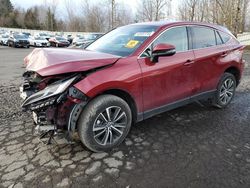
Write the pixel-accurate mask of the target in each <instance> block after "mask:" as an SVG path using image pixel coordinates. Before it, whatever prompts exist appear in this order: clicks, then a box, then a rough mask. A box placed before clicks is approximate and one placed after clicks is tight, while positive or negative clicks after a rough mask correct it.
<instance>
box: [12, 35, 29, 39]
mask: <svg viewBox="0 0 250 188" xmlns="http://www.w3.org/2000/svg"><path fill="white" fill-rule="evenodd" d="M14 38H15V39H27V37H26V36H25V35H14Z"/></svg>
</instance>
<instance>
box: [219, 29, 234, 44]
mask: <svg viewBox="0 0 250 188" xmlns="http://www.w3.org/2000/svg"><path fill="white" fill-rule="evenodd" d="M219 33H220V36H221V38H222V40H223V43H227V42H228V41H229V40H230V38H231V37H230V36H229V35H228V34H226V33H224V32H221V31H219Z"/></svg>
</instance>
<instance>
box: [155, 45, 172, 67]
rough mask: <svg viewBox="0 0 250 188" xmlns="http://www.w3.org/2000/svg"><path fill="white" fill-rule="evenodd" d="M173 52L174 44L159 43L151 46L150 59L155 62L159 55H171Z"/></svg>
mask: <svg viewBox="0 0 250 188" xmlns="http://www.w3.org/2000/svg"><path fill="white" fill-rule="evenodd" d="M175 53H176V50H175V46H174V45H171V44H164V43H160V44H157V45H156V46H155V47H154V48H153V50H152V53H151V57H150V60H151V61H152V62H154V63H157V62H158V59H159V57H163V56H172V55H174V54H175Z"/></svg>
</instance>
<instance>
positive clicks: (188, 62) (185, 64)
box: [183, 59, 194, 66]
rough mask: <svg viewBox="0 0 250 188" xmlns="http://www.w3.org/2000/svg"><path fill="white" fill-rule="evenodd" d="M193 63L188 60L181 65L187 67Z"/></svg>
mask: <svg viewBox="0 0 250 188" xmlns="http://www.w3.org/2000/svg"><path fill="white" fill-rule="evenodd" d="M193 63H194V60H191V59H188V60H187V61H186V62H185V63H184V64H183V65H184V66H189V65H192V64H193Z"/></svg>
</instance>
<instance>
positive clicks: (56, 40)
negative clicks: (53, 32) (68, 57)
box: [49, 36, 70, 47]
mask: <svg viewBox="0 0 250 188" xmlns="http://www.w3.org/2000/svg"><path fill="white" fill-rule="evenodd" d="M49 42H50V45H51V46H55V47H68V46H69V45H70V43H69V41H68V40H67V39H66V38H63V37H59V36H56V37H52V38H50V39H49Z"/></svg>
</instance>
